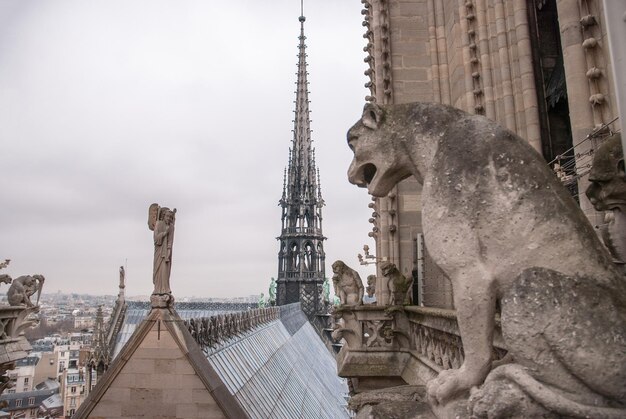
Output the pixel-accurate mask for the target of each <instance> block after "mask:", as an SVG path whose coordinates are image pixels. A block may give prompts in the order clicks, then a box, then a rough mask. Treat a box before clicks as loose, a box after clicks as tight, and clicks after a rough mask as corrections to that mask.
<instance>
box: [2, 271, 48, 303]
mask: <svg viewBox="0 0 626 419" xmlns="http://www.w3.org/2000/svg"><path fill="white" fill-rule="evenodd" d="M44 281H45V278H44V277H43V275H32V276H31V275H23V276H20V277H17V278H15V279H14V280H13V282H12V283H11V287H10V288H9V291H7V301H8V302H9V305H11V306H24V305H25V306H26V307H34V306H35V304H33V303H32V301H30V297H31V295H34V294H35V293H36V292H37V291H39V295H41V289H42V287H43V283H44ZM37 303H39V299H37Z"/></svg>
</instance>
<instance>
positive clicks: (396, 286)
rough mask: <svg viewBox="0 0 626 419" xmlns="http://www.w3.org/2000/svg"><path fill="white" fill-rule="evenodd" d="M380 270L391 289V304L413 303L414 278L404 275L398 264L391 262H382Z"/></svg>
mask: <svg viewBox="0 0 626 419" xmlns="http://www.w3.org/2000/svg"><path fill="white" fill-rule="evenodd" d="M380 271H381V272H382V274H383V276H384V277H385V278H386V279H387V289H388V290H389V302H388V304H389V305H402V304H410V303H411V295H410V294H411V291H412V289H411V286H412V285H413V278H407V277H406V276H404V275H402V274H401V273H400V271H399V270H398V268H397V267H396V265H394V264H393V263H391V262H382V263H381V264H380Z"/></svg>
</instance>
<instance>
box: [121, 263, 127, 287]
mask: <svg viewBox="0 0 626 419" xmlns="http://www.w3.org/2000/svg"><path fill="white" fill-rule="evenodd" d="M125 278H126V271H125V270H124V267H123V266H120V288H125V287H126V285H125V284H124V280H125Z"/></svg>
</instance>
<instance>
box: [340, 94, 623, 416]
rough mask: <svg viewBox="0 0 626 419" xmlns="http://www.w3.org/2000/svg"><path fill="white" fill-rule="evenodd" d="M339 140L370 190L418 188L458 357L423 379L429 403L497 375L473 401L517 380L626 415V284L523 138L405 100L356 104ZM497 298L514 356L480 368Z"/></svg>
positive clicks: (574, 407) (585, 406)
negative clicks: (447, 283) (456, 333)
mask: <svg viewBox="0 0 626 419" xmlns="http://www.w3.org/2000/svg"><path fill="white" fill-rule="evenodd" d="M348 142H349V145H350V148H351V149H352V150H353V151H354V160H353V162H352V164H351V166H350V169H349V172H348V174H349V178H350V181H351V182H352V183H355V184H357V185H359V186H367V188H368V190H369V192H370V193H371V194H372V195H375V196H379V197H381V196H385V195H386V194H388V193H389V192H390V190H391V189H392V188H393V187H394V186H395V185H396V184H397V183H398V182H399V181H400V180H402V179H404V178H406V177H409V176H414V177H415V178H416V179H417V180H418V181H419V182H421V183H422V184H423V191H422V204H423V207H422V216H423V225H424V240H425V243H426V247H427V248H428V249H429V251H430V253H431V254H432V256H433V259H434V260H435V262H436V263H437V264H438V265H439V266H440V267H441V268H442V270H443V271H444V272H445V273H446V275H447V276H448V277H449V278H450V280H451V282H452V286H453V296H454V302H455V308H456V311H457V318H458V325H459V330H460V334H461V338H462V340H463V347H464V353H465V360H464V362H463V364H462V366H461V367H460V368H458V369H449V370H444V371H442V372H441V373H440V374H439V376H438V377H437V378H436V379H434V380H431V381H430V382H429V383H428V386H427V388H428V394H429V400H430V402H431V403H432V404H433V405H434V406H436V407H437V409H440V408H441V407H445V406H446V405H449V404H450V403H451V402H454V401H455V400H462V399H465V398H466V397H467V396H468V394H469V390H470V388H472V387H474V386H480V385H481V384H483V382H484V381H485V378H487V381H488V382H491V380H495V379H496V378H498V379H501V380H503V381H502V382H501V383H500V385H495V384H490V385H489V386H485V387H483V388H482V389H479V391H484V393H485V395H484V396H483V399H484V400H489V397H491V396H489V397H488V396H487V392H489V394H491V392H492V391H494V390H497V389H499V388H505V386H504V384H503V383H515V384H516V385H518V386H519V387H520V388H523V392H524V394H526V395H527V396H528V397H529V398H530V399H532V403H533V404H539V405H541V406H543V407H544V408H545V409H546V410H548V411H550V412H554V413H556V414H559V415H566V416H572V417H624V416H626V388H625V387H624V386H623V383H624V382H626V362H625V361H626V338H625V337H624V331H625V330H626V281H624V280H623V277H622V275H621V274H620V273H619V272H618V270H617V268H616V266H615V265H614V264H613V263H612V262H611V257H610V255H609V254H608V252H607V251H606V249H605V248H604V246H603V245H602V243H600V241H599V239H598V237H597V236H596V234H595V232H594V231H593V228H592V227H591V226H590V225H589V223H588V222H587V219H586V218H585V216H584V214H583V213H582V211H581V210H580V209H579V208H578V206H577V205H576V203H575V202H574V200H573V199H572V198H571V196H570V195H569V193H568V192H567V191H566V190H565V189H564V188H563V186H562V185H561V184H560V183H559V181H558V180H557V179H556V177H555V176H554V174H553V173H552V172H551V171H550V169H549V168H548V166H547V164H546V162H545V161H544V160H543V158H542V157H541V156H540V155H539V154H537V153H536V152H535V151H534V150H533V149H532V147H531V146H530V145H529V144H528V143H527V142H526V141H524V140H522V139H521V138H519V137H518V136H516V135H515V134H513V133H512V132H510V131H508V130H506V129H504V128H502V127H500V126H499V125H498V124H496V123H494V122H493V121H490V120H488V119H487V118H484V117H481V116H477V115H470V114H467V113H464V112H462V111H460V110H458V109H455V108H452V107H449V106H445V105H439V104H428V103H412V104H406V105H384V106H379V105H375V104H368V105H366V107H365V109H364V113H363V117H362V118H361V120H360V121H359V122H357V124H355V125H354V126H353V127H352V128H351V129H350V131H349V132H348ZM582 284H584V285H582ZM555 289H558V290H560V292H555ZM529 295H533V296H535V297H536V298H535V300H533V298H531V297H528V296H529ZM522 296H525V297H524V301H525V303H524V304H522V303H520V300H521V299H522ZM540 296H541V298H539V297H540ZM498 300H499V302H500V305H501V307H502V330H503V336H504V340H505V345H506V346H507V349H508V350H509V354H510V355H511V358H512V359H513V360H514V362H515V363H514V364H509V365H504V366H501V367H499V368H497V369H494V370H493V372H492V373H491V374H490V371H491V362H492V340H493V335H494V324H495V311H496V302H497V301H498ZM599 312H600V313H599ZM597 336H601V337H602V338H598V337H597ZM607 339H612V340H607ZM555 364H558V365H555ZM547 366H549V367H550V368H546V367H547ZM618 383H622V384H618ZM478 399H479V393H476V394H475V396H474V397H473V400H474V401H475V403H474V404H473V405H472V406H479V405H480V403H478ZM506 400H509V402H510V403H513V402H514V398H505V397H503V398H502V399H501V403H503V404H506V403H507V402H506ZM472 406H470V407H471V408H472ZM499 409H500V410H501V411H503V412H505V411H508V410H507V409H506V408H504V407H502V406H501V407H500V408H499ZM512 409H513V411H516V412H517V410H519V409H520V408H519V407H512ZM470 413H471V414H474V415H476V416H478V417H480V415H481V413H480V412H479V411H478V410H476V411H473V412H470ZM517 413H521V412H517ZM507 414H508V413H507ZM489 417H508V416H506V415H504V416H489Z"/></svg>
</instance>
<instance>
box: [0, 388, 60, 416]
mask: <svg viewBox="0 0 626 419" xmlns="http://www.w3.org/2000/svg"><path fill="white" fill-rule="evenodd" d="M55 394H56V395H58V394H59V389H58V388H57V389H55V390H34V391H24V392H21V393H8V394H2V395H1V396H0V401H6V402H7V407H5V408H4V410H5V411H7V412H10V411H12V410H22V409H31V408H38V407H39V405H41V404H42V402H43V401H44V400H46V399H48V398H50V397H51V396H54V395H55ZM30 398H33V403H29V399H30ZM16 400H22V403H21V405H20V406H17V405H16Z"/></svg>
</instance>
